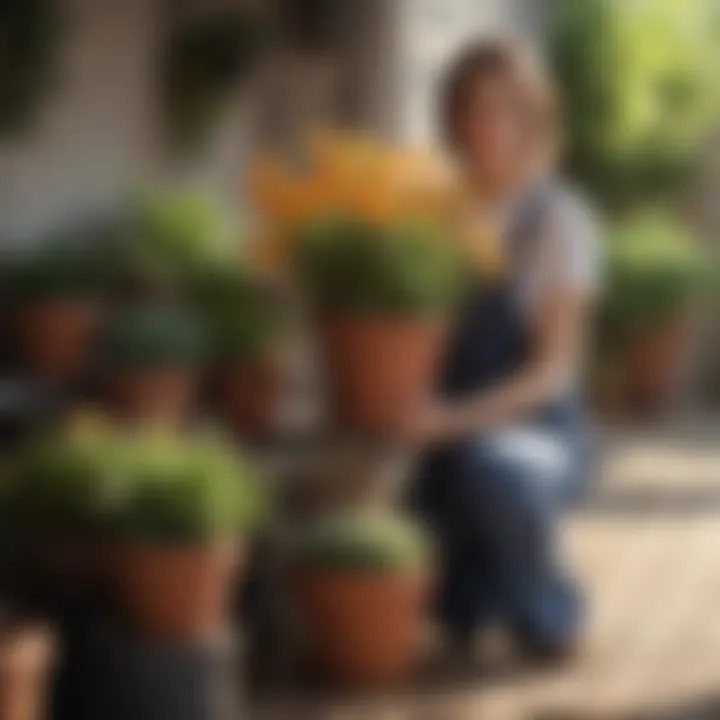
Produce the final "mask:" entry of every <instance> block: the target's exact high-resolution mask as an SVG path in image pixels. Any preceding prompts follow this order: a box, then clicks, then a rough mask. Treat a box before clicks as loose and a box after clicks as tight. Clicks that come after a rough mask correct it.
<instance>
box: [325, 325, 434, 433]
mask: <svg viewBox="0 0 720 720" xmlns="http://www.w3.org/2000/svg"><path fill="white" fill-rule="evenodd" d="M444 338H445V333H444V324H443V323H442V322H440V321H439V320H435V321H431V320H427V319H424V318H422V319H420V318H393V317H350V316H347V317H344V316H337V317H332V318H326V319H325V320H323V321H322V322H321V324H320V344H321V352H322V360H323V363H324V370H325V373H326V380H327V384H328V388H327V389H328V393H329V405H330V413H331V416H332V419H333V420H334V421H335V422H336V423H337V424H339V425H340V426H341V427H343V428H345V429H349V430H354V431H357V432H362V433H368V434H376V433H386V432H390V433H392V432H394V431H397V430H398V429H400V428H402V426H403V424H404V423H405V422H407V420H408V418H410V417H411V416H412V414H413V412H415V411H416V410H417V407H418V406H419V404H420V403H421V402H422V401H423V399H424V398H425V396H427V395H429V394H430V392H431V390H432V387H433V385H434V382H435V380H436V376H437V370H438V363H439V360H440V357H441V353H442V351H443V349H444Z"/></svg>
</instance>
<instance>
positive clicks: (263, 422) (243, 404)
mask: <svg viewBox="0 0 720 720" xmlns="http://www.w3.org/2000/svg"><path fill="white" fill-rule="evenodd" d="M193 288H194V289H193V292H194V298H195V302H196V305H197V307H198V309H199V311H200V315H201V317H202V318H203V322H204V324H205V327H206V329H207V331H208V335H209V339H210V346H211V351H210V354H211V362H212V364H213V365H214V369H215V373H216V380H217V383H216V391H217V403H218V406H219V409H220V414H221V415H222V417H223V419H224V420H225V422H226V423H227V424H228V426H229V427H230V428H231V429H232V430H233V431H234V432H237V433H238V434H240V435H241V436H251V437H259V436H262V435H265V434H267V433H268V432H269V431H271V430H272V427H273V423H274V421H275V419H276V414H277V409H278V407H277V405H278V400H279V393H280V389H281V388H280V385H281V380H282V377H281V368H280V354H279V350H280V342H281V339H282V330H283V327H284V325H285V308H284V305H283V300H282V298H281V297H280V295H279V293H278V292H277V290H276V289H275V288H273V287H270V286H269V285H268V284H267V283H266V282H264V281H262V280H260V279H259V278H257V277H255V276H254V275H252V274H251V273H250V272H249V271H248V270H247V269H245V268H243V267H240V266H238V265H233V266H215V267H212V268H205V269H203V270H201V271H200V272H199V273H197V275H196V277H195V279H194V282H193Z"/></svg>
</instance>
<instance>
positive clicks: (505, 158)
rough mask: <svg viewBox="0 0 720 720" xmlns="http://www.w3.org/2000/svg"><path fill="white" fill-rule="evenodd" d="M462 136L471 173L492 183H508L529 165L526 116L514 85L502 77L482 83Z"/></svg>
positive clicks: (461, 128)
mask: <svg viewBox="0 0 720 720" xmlns="http://www.w3.org/2000/svg"><path fill="white" fill-rule="evenodd" d="M458 132H459V140H460V145H461V148H462V151H463V153H464V155H465V159H466V161H467V163H468V165H469V169H470V170H471V172H473V173H474V174H476V175H478V176H481V177H483V178H484V179H486V180H488V181H489V182H494V183H505V182H508V181H509V180H511V179H514V178H516V177H517V175H518V173H521V172H522V170H523V168H524V167H525V166H526V165H527V161H528V158H527V153H528V147H527V127H526V126H525V122H524V113H523V112H522V109H521V107H520V105H519V101H518V97H517V93H516V92H515V89H514V88H513V86H512V84H511V82H510V81H509V80H508V79H507V78H505V77H503V76H501V75H498V76H490V77H483V78H482V79H478V81H477V82H476V83H475V87H474V88H472V90H471V91H470V96H469V99H468V103H467V105H466V109H465V112H464V114H463V116H462V117H461V118H460V120H459V127H458Z"/></svg>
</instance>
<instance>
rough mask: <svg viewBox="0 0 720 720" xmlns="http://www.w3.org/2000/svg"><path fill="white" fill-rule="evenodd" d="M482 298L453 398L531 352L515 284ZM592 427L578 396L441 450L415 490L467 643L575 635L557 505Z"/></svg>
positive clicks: (535, 205) (451, 372)
mask: <svg viewBox="0 0 720 720" xmlns="http://www.w3.org/2000/svg"><path fill="white" fill-rule="evenodd" d="M555 191H556V189H555V188H554V187H553V186H552V185H550V184H549V183H545V184H544V185H543V186H542V187H538V188H535V189H534V190H533V191H532V192H530V193H528V196H527V198H526V200H525V202H524V203H523V207H522V208H521V212H520V213H519V214H518V219H517V221H516V223H515V225H514V227H513V228H512V229H511V230H510V232H509V240H510V247H511V249H512V251H511V255H512V256H513V258H514V259H516V260H517V259H518V258H519V257H520V256H521V255H522V253H523V252H524V251H525V250H526V249H527V247H528V244H529V243H531V242H533V240H534V238H535V237H536V234H537V232H536V229H537V227H538V223H539V222H540V219H541V217H542V214H543V213H544V212H545V210H546V209H547V208H548V207H549V205H550V203H551V202H552V197H553V193H554V192H555ZM508 274H509V276H510V277H509V278H508V279H507V280H505V281H504V282H503V284H502V286H499V287H494V288H492V289H488V288H485V289H483V290H478V291H477V292H475V293H473V294H472V297H470V298H469V301H468V302H467V303H466V307H464V309H463V311H462V312H461V313H460V317H459V318H458V322H457V326H456V328H455V332H454V335H453V337H452V338H451V342H450V346H449V355H448V359H447V362H446V366H445V368H444V371H443V378H442V388H441V389H442V394H443V395H444V396H445V397H447V398H448V399H449V400H451V401H452V399H460V398H464V397H467V396H468V395H471V394H473V393H477V392H478V391H481V390H482V389H483V388H490V387H492V386H493V384H495V383H496V382H498V381H500V380H502V379H504V378H507V376H508V375H510V374H511V373H513V371H515V370H517V369H518V368H519V367H520V366H521V365H523V363H524V362H525V360H526V358H527V349H528V345H527V333H526V330H525V326H524V321H523V317H522V308H521V307H519V302H518V295H519V293H518V288H517V287H516V281H515V279H514V278H512V277H511V276H512V272H509V273H508ZM587 458H588V435H587V432H586V429H585V424H584V418H583V413H582V410H581V405H580V403H579V401H578V398H577V397H575V396H573V395H572V393H567V394H566V395H564V396H562V397H558V398H557V399H556V400H554V401H553V402H550V403H548V404H547V406H545V407H542V408H539V409H538V410H537V411H534V412H532V413H528V414H527V415H526V416H524V417H522V418H518V419H517V421H516V422H513V423H512V424H508V425H506V426H503V427H500V428H498V429H495V430H492V431H489V432H486V433H483V434H482V435H479V436H477V437H473V438H470V439H467V440H463V441H461V442H457V443H454V444H452V445H450V446H445V447H443V448H442V449H440V450H438V451H434V452H432V453H431V454H430V455H429V456H428V457H426V458H424V460H423V462H422V463H421V472H420V475H419V478H418V482H417V484H416V485H415V487H414V488H413V500H414V502H415V503H416V508H417V509H418V510H419V512H420V513H421V515H422V516H423V518H424V519H425V520H426V521H427V522H428V524H429V525H430V527H431V528H432V529H433V530H434V531H435V533H436V534H437V539H438V541H439V546H440V560H441V569H442V572H441V586H440V595H439V607H438V612H439V615H440V619H441V621H443V623H444V624H445V625H446V627H447V629H448V630H449V631H450V632H451V633H453V635H455V636H456V638H458V639H462V638H463V637H467V636H468V635H469V634H470V633H471V632H472V631H473V630H474V629H476V628H477V627H478V626H480V625H481V624H484V623H488V622H490V621H496V620H500V621H504V622H506V623H507V624H509V626H510V627H511V628H512V629H513V630H514V631H515V632H517V633H518V634H519V635H520V637H521V638H522V639H524V640H526V641H528V642H534V643H556V642H562V641H563V640H565V639H569V638H570V636H572V635H573V634H574V633H575V632H576V631H577V629H578V625H579V623H580V615H581V612H580V606H581V603H580V597H579V594H578V592H577V590H576V588H575V587H574V586H573V584H572V583H571V581H570V580H569V579H568V578H567V577H565V575H564V574H563V572H562V569H561V567H560V563H559V562H558V559H557V553H556V549H555V547H554V533H555V531H556V525H557V519H558V515H559V513H560V512H561V511H562V510H563V508H564V507H565V506H566V505H567V503H568V502H569V501H570V500H571V499H572V498H573V497H574V496H575V495H576V494H577V493H578V491H579V490H581V489H582V487H583V485H584V484H585V480H586V478H587V477H588V475H589V472H588V470H589V468H588V467H587Z"/></svg>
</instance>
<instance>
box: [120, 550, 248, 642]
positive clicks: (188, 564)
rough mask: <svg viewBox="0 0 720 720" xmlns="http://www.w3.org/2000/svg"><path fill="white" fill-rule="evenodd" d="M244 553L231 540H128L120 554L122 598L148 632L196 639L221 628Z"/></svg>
mask: <svg viewBox="0 0 720 720" xmlns="http://www.w3.org/2000/svg"><path fill="white" fill-rule="evenodd" d="M239 558H240V553H239V552H238V549H237V547H236V546H235V545H234V544H233V543H231V542H211V543H208V544H205V545H187V546H183V545H178V546H175V545H156V546H153V545H128V546H124V547H121V548H120V549H119V550H118V554H117V561H118V562H117V580H118V585H119V591H120V596H121V600H122V602H123V605H124V607H125V610H126V612H127V615H128V618H129V620H130V621H131V623H132V624H133V626H134V627H135V628H136V629H137V630H138V631H139V632H141V633H143V634H144V635H146V636H147V637H151V638H157V639H163V640H176V641H182V640H194V639H197V638H202V637H208V636H211V635H212V634H213V633H217V632H218V631H220V630H221V629H222V627H223V624H224V621H225V618H226V611H227V608H228V604H229V601H230V590H231V588H232V586H233V580H234V578H235V573H236V571H237V569H238V567H239Z"/></svg>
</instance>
